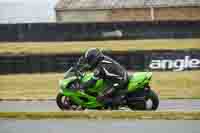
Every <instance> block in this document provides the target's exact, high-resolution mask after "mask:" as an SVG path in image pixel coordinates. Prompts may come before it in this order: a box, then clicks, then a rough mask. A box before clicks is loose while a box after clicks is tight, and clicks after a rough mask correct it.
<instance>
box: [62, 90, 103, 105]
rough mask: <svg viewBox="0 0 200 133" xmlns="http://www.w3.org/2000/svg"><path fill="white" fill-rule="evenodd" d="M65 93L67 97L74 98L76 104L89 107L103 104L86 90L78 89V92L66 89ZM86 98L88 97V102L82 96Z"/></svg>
mask: <svg viewBox="0 0 200 133" xmlns="http://www.w3.org/2000/svg"><path fill="white" fill-rule="evenodd" d="M63 94H64V95H65V96H67V97H71V99H73V101H74V102H75V103H76V104H79V105H81V106H83V107H87V108H91V109H92V108H97V107H100V106H103V105H102V104H101V103H99V102H97V101H96V98H95V97H93V96H90V95H88V94H86V93H84V92H81V91H76V92H72V91H65V92H63ZM83 97H84V98H86V99H88V102H85V101H83V100H82V99H81V98H83Z"/></svg>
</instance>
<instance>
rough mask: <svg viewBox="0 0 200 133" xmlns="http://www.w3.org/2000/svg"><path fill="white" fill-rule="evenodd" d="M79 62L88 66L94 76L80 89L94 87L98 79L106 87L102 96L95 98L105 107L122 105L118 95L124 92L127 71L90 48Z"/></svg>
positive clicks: (98, 51)
mask: <svg viewBox="0 0 200 133" xmlns="http://www.w3.org/2000/svg"><path fill="white" fill-rule="evenodd" d="M79 62H84V64H85V63H86V64H88V65H89V67H90V70H94V76H93V78H92V79H91V80H89V81H88V82H86V83H84V84H83V85H81V87H80V89H83V90H84V89H87V88H88V87H92V86H93V85H95V83H96V81H97V80H98V79H103V80H105V81H106V82H107V84H108V85H107V87H106V88H105V89H104V91H103V92H102V94H100V95H99V96H97V100H98V101H99V102H103V103H104V104H105V105H107V106H116V105H120V104H122V103H121V102H122V96H123V95H119V92H120V91H121V92H120V94H121V93H122V92H125V91H126V87H125V85H126V84H127V82H128V74H127V71H126V70H125V69H124V68H123V67H122V66H121V65H120V64H119V63H118V62H116V61H115V60H113V59H111V58H110V57H108V56H105V55H104V54H103V53H102V52H101V51H100V50H99V49H97V48H90V49H88V50H87V51H86V52H85V54H84V56H82V57H81V58H80V59H79Z"/></svg>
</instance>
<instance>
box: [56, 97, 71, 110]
mask: <svg viewBox="0 0 200 133" xmlns="http://www.w3.org/2000/svg"><path fill="white" fill-rule="evenodd" d="M56 103H57V105H58V107H59V108H60V109H61V110H70V109H71V103H70V100H69V98H68V97H66V96H64V95H63V94H62V93H58V95H57V97H56Z"/></svg>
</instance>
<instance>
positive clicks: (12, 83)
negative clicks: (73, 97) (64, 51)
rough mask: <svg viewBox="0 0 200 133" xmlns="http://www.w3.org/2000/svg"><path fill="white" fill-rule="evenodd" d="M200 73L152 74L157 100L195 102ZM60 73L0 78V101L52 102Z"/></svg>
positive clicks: (199, 92)
mask: <svg viewBox="0 0 200 133" xmlns="http://www.w3.org/2000/svg"><path fill="white" fill-rule="evenodd" d="M199 75H200V71H184V72H153V78H152V82H151V86H152V88H153V89H154V90H155V91H156V92H157V93H158V95H159V96H160V98H161V99H199V98H200V82H199V80H198V79H199ZM62 78H63V74H61V73H45V74H10V75H0V99H9V100H12V99H13V100H17V99H21V100H26V99H32V100H34V99H35V100H37V99H43V100H45V99H46V100H47V99H55V97H56V95H57V93H58V81H59V79H62Z"/></svg>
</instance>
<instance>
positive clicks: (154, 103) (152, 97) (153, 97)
mask: <svg viewBox="0 0 200 133" xmlns="http://www.w3.org/2000/svg"><path fill="white" fill-rule="evenodd" d="M148 100H151V102H152V107H151V109H148V110H156V109H157V108H158V106H159V98H158V95H157V94H156V93H155V92H154V91H153V90H151V89H150V90H149V92H148V94H147V95H146V97H145V101H146V104H147V101H148ZM146 106H147V105H146ZM145 108H146V109H147V107H145Z"/></svg>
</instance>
